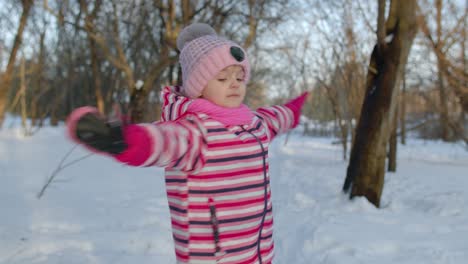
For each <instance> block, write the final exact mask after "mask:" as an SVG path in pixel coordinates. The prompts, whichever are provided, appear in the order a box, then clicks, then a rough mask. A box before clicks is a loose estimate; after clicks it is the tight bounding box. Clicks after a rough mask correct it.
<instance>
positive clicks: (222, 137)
mask: <svg viewBox="0 0 468 264" xmlns="http://www.w3.org/2000/svg"><path fill="white" fill-rule="evenodd" d="M235 138H236V135H235V134H221V135H208V136H207V137H206V139H207V140H208V141H215V140H230V139H235Z"/></svg>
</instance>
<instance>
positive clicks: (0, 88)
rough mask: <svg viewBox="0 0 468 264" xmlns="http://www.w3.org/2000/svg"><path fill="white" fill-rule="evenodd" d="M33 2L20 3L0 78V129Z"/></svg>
mask: <svg viewBox="0 0 468 264" xmlns="http://www.w3.org/2000/svg"><path fill="white" fill-rule="evenodd" d="M33 2H34V1H33V0H22V1H21V6H22V7H23V11H22V13H21V17H20V20H19V23H18V29H17V31H16V35H15V39H14V41H13V47H12V48H11V51H10V57H9V59H8V64H7V67H6V71H5V72H4V73H3V74H2V75H1V76H0V128H1V127H2V126H3V121H4V119H5V110H6V104H7V97H8V93H9V91H10V86H11V81H12V79H13V70H14V67H15V62H16V56H17V54H18V50H19V48H20V46H21V43H22V41H23V31H24V28H25V27H26V23H27V21H28V16H29V12H30V10H31V8H32V6H33Z"/></svg>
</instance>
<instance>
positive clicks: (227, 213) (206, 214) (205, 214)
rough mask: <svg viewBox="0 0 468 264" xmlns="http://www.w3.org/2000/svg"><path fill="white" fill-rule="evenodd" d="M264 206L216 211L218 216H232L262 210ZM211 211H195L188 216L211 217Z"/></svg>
mask: <svg viewBox="0 0 468 264" xmlns="http://www.w3.org/2000/svg"><path fill="white" fill-rule="evenodd" d="M263 208H264V205H263V204H262V205H259V206H253V207H248V208H245V209H240V210H239V209H234V210H229V211H221V212H216V215H217V216H232V215H239V214H246V213H252V212H256V211H260V210H261V209H263ZM209 216H210V212H200V213H194V212H189V213H188V217H189V218H192V217H209Z"/></svg>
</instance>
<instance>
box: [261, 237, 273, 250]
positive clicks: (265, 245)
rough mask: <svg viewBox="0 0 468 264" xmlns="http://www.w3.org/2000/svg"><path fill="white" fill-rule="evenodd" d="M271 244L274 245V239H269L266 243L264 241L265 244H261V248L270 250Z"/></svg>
mask: <svg viewBox="0 0 468 264" xmlns="http://www.w3.org/2000/svg"><path fill="white" fill-rule="evenodd" d="M271 244H273V239H269V240H267V241H266V242H265V240H263V242H262V243H260V248H268V247H270V246H271Z"/></svg>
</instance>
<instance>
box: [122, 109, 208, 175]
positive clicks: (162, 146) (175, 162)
mask: <svg viewBox="0 0 468 264" xmlns="http://www.w3.org/2000/svg"><path fill="white" fill-rule="evenodd" d="M205 134H206V133H205V132H204V128H203V126H202V125H201V123H200V120H198V119H197V118H196V117H194V116H192V117H186V118H183V119H179V120H177V121H169V122H161V123H154V124H138V125H131V126H129V127H128V128H126V130H125V131H124V138H125V142H126V143H127V145H128V148H127V150H126V151H125V152H123V153H121V154H118V155H116V156H115V158H116V159H117V160H119V161H120V162H123V163H126V164H128V165H131V166H140V167H147V166H158V167H165V168H173V169H177V170H182V171H197V170H199V169H201V168H202V167H203V166H204V164H205V158H204V153H205V152H206V140H205V136H204V135H205Z"/></svg>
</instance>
